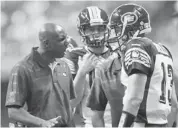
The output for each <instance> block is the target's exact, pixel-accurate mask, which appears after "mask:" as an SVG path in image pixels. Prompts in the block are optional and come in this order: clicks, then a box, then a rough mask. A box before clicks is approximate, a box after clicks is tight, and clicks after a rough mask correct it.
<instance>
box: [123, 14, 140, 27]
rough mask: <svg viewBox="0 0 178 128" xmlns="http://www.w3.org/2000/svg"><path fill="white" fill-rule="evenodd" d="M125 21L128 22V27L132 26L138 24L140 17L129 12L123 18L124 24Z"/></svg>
mask: <svg viewBox="0 0 178 128" xmlns="http://www.w3.org/2000/svg"><path fill="white" fill-rule="evenodd" d="M124 20H126V21H127V25H132V24H134V23H136V22H137V20H138V16H137V15H136V14H135V13H133V12H127V13H125V14H123V15H122V16H121V21H122V23H124Z"/></svg>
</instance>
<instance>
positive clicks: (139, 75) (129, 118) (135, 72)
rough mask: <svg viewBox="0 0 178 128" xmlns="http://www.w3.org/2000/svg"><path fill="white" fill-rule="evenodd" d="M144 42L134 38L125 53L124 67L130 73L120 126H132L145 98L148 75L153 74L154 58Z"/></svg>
mask: <svg viewBox="0 0 178 128" xmlns="http://www.w3.org/2000/svg"><path fill="white" fill-rule="evenodd" d="M145 47H146V46H144V43H142V42H140V41H138V40H132V42H130V43H129V44H128V45H127V47H126V52H125V55H124V68H125V71H126V73H127V75H128V85H127V92H128V93H126V94H125V96H124V107H123V112H122V116H121V120H120V123H119V126H120V127H130V126H131V125H132V123H133V121H134V119H135V117H136V116H137V113H138V110H139V107H140V104H141V102H142V100H143V96H144V90H145V86H146V81H147V77H148V75H149V74H151V71H152V70H151V63H152V59H151V56H150V53H148V49H147V48H145Z"/></svg>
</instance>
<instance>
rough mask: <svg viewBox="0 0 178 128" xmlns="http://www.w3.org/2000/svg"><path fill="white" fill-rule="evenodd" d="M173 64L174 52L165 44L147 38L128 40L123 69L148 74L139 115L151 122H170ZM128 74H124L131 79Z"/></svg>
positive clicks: (130, 72) (125, 77) (125, 98)
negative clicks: (168, 118)
mask: <svg viewBox="0 0 178 128" xmlns="http://www.w3.org/2000/svg"><path fill="white" fill-rule="evenodd" d="M172 67H173V61H172V56H171V54H170V52H169V51H168V49H167V48H166V47H165V46H163V45H161V44H155V43H153V42H152V41H151V40H149V39H147V38H139V39H134V40H131V42H129V43H128V46H127V48H126V52H125V58H124V69H122V70H124V71H122V72H126V73H127V75H128V76H129V75H131V74H133V73H134V72H141V73H144V74H146V75H147V82H146V85H145V91H144V97H143V101H142V103H141V105H140V108H139V111H138V115H137V117H139V118H141V119H142V120H144V121H145V122H147V123H150V124H166V123H167V116H168V114H169V113H170V111H171V94H172V86H173V78H172V77H173V69H172ZM127 75H124V77H123V78H124V79H128V78H127ZM122 81H123V80H122ZM124 81H126V80H124ZM125 83H127V82H125ZM123 84H124V83H123ZM128 93H129V92H127V90H126V93H125V97H124V101H126V100H127V94H128Z"/></svg>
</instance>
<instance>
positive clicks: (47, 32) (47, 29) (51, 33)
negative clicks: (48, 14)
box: [39, 23, 67, 42]
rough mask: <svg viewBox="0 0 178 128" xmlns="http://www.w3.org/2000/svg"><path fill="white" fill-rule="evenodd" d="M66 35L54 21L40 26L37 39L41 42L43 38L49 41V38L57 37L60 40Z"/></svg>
mask: <svg viewBox="0 0 178 128" xmlns="http://www.w3.org/2000/svg"><path fill="white" fill-rule="evenodd" d="M66 35H67V34H66V33H65V31H64V29H63V28H62V27H61V26H59V25H56V24H54V23H46V24H44V25H43V26H42V27H41V29H40V31H39V40H40V41H41V42H43V41H45V40H49V41H50V40H51V39H56V38H58V39H59V41H60V40H63V39H65V38H66Z"/></svg>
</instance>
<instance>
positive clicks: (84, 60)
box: [78, 53, 99, 74]
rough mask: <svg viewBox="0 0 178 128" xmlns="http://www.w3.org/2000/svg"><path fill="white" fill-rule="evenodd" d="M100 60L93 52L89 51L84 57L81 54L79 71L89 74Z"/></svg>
mask: <svg viewBox="0 0 178 128" xmlns="http://www.w3.org/2000/svg"><path fill="white" fill-rule="evenodd" d="M98 62H99V60H98V58H97V57H96V56H95V55H94V54H92V53H87V54H85V55H84V56H83V57H81V56H79V60H78V65H79V71H80V72H82V73H84V74H87V73H89V72H90V71H91V70H93V69H94V68H95V67H96V65H97V63H98Z"/></svg>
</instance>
